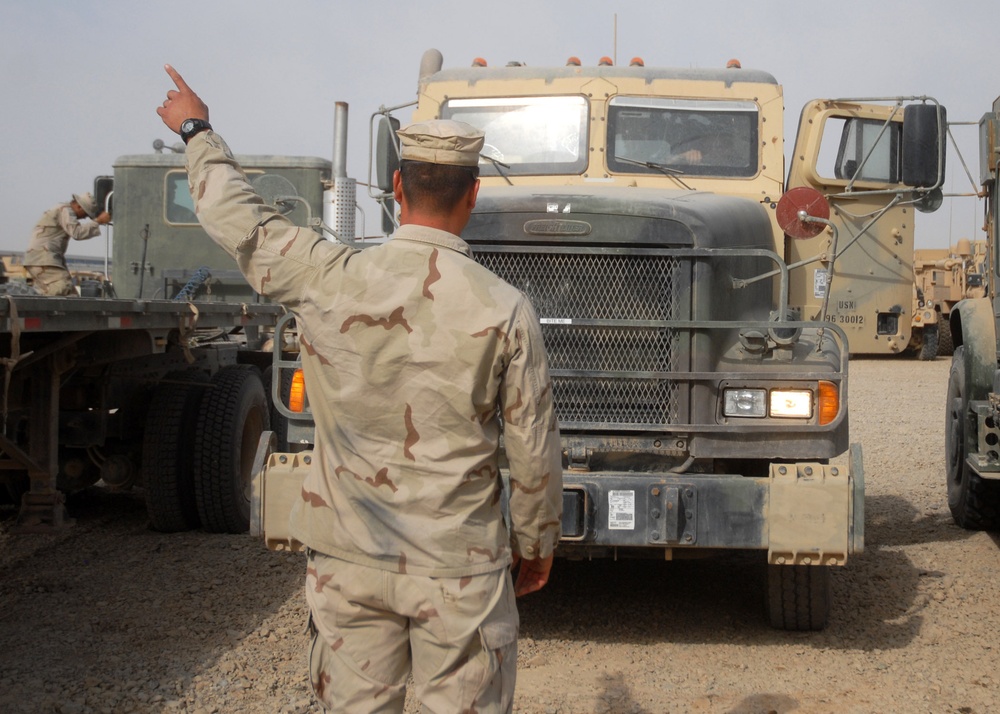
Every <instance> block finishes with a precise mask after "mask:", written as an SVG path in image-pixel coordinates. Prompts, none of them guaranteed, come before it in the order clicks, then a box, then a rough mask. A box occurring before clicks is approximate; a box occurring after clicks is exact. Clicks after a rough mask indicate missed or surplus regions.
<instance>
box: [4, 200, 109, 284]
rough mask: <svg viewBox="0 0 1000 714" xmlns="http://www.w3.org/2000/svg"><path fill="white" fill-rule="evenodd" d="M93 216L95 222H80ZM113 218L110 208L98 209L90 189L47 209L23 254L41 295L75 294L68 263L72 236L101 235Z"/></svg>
mask: <svg viewBox="0 0 1000 714" xmlns="http://www.w3.org/2000/svg"><path fill="white" fill-rule="evenodd" d="M81 218H90V219H92V220H93V222H92V223H80V219H81ZM110 221H111V215H110V214H109V213H108V212H107V211H101V212H100V213H98V211H97V204H96V203H95V202H94V197H93V196H91V195H90V194H89V193H82V194H80V195H77V194H73V200H72V201H70V202H69V203H60V204H57V205H55V206H53V207H52V208H50V209H49V210H47V211H46V212H45V213H43V214H42V217H41V218H40V219H39V220H38V223H37V224H36V225H35V230H34V232H33V233H32V234H31V242H30V243H29V244H28V250H27V251H26V252H25V254H24V267H25V269H26V270H27V271H28V275H30V276H31V281H32V284H33V285H34V286H35V289H36V290H37V291H38V292H40V293H41V294H42V295H76V290H75V289H74V288H73V278H72V276H71V275H70V273H69V269H68V268H67V267H66V248H67V247H68V246H69V241H70V238H72V239H73V240H87V239H88V238H93V237H94V236H96V235H100V233H101V226H102V225H104V224H105V223H109V222H110Z"/></svg>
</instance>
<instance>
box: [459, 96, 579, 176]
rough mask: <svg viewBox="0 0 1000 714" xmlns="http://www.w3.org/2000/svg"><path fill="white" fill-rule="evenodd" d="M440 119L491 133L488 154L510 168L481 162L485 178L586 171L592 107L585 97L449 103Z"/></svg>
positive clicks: (464, 100) (487, 143) (487, 136)
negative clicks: (454, 121) (589, 109)
mask: <svg viewBox="0 0 1000 714" xmlns="http://www.w3.org/2000/svg"><path fill="white" fill-rule="evenodd" d="M441 118H442V119H455V120H457V121H464V122H467V123H469V124H472V125H473V126H475V127H478V128H480V129H482V130H483V132H484V133H485V134H486V144H485V146H483V151H482V153H483V155H484V156H486V157H489V158H490V159H494V160H495V161H499V162H501V163H503V164H506V166H500V167H499V168H498V167H497V166H496V164H494V163H493V162H492V161H489V160H486V159H480V160H479V168H480V173H481V174H482V175H484V176H497V175H499V174H505V175H508V176H526V175H529V174H579V173H583V171H584V170H585V169H586V168H587V123H588V116H587V102H586V100H585V99H584V98H583V97H581V96H569V97H523V98H510V97H498V98H489V99H449V100H448V101H446V102H445V103H444V104H443V105H442V107H441ZM508 167H509V168H508ZM498 172H499V173H498Z"/></svg>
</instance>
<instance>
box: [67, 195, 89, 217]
mask: <svg viewBox="0 0 1000 714" xmlns="http://www.w3.org/2000/svg"><path fill="white" fill-rule="evenodd" d="M63 195H65V194H63ZM73 200H74V201H76V202H77V203H78V204H80V208H82V209H83V212H84V213H86V214H87V215H88V216H90V217H91V218H93V217H94V216H96V215H97V204H96V203H94V197H93V196H92V195H90V194H89V193H74V194H73Z"/></svg>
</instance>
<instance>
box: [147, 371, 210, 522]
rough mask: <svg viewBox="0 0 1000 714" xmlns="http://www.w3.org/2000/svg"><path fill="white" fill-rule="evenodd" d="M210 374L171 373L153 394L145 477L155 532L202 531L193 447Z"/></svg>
mask: <svg viewBox="0 0 1000 714" xmlns="http://www.w3.org/2000/svg"><path fill="white" fill-rule="evenodd" d="M208 381H209V380H208V375H207V374H205V373H204V372H201V371H199V370H187V371H181V372H171V373H170V374H168V375H167V376H166V377H165V378H164V381H163V383H162V384H160V385H159V386H157V387H156V389H155V390H154V391H153V395H152V398H151V399H150V402H149V411H148V412H147V414H146V428H145V432H144V433H143V437H142V465H141V467H140V469H141V471H140V479H141V483H142V485H143V487H144V490H145V497H146V512H147V513H148V514H149V522H150V525H151V526H152V527H153V529H154V530H158V531H162V532H164V533H176V532H178V531H186V530H191V529H192V528H197V527H198V526H199V525H200V524H201V522H200V521H199V519H198V507H197V505H196V504H195V498H194V475H193V471H192V454H191V449H192V447H193V445H194V432H195V426H196V421H197V418H198V407H199V404H200V403H201V397H202V394H203V393H204V391H205V388H206V387H207V386H208Z"/></svg>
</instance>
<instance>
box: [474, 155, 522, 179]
mask: <svg viewBox="0 0 1000 714" xmlns="http://www.w3.org/2000/svg"><path fill="white" fill-rule="evenodd" d="M479 158H480V159H486V160H487V161H489V162H490V163H491V164H493V168H495V169H496V170H497V173H498V174H500V175H501V176H503V180H504V181H506V182H507V185H508V186H513V185H514V183H513V182H512V181H511V180H510V178H509V177H508V176H507V174H505V173H504V172H503V171H501V170H500V167H501V166H503V167H504V168H505V169H509V168H510V164H505V163H504V162H503V161H499V160H498V159H494V158H493V157H492V156H487V155H486V154H480V155H479Z"/></svg>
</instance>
